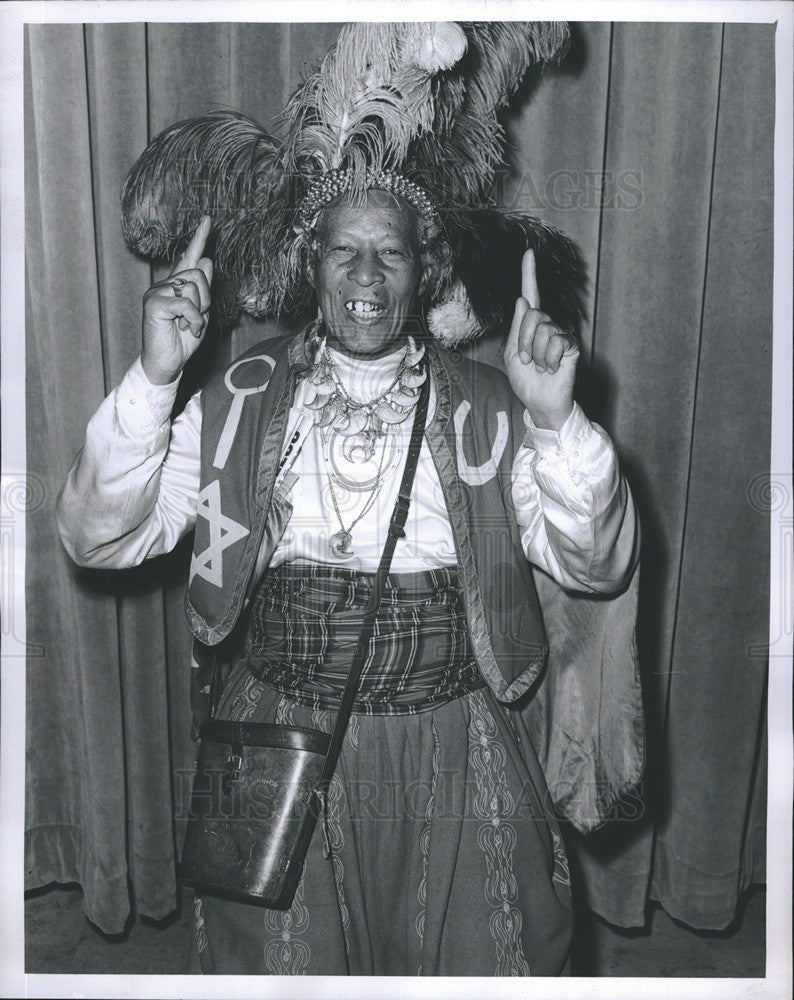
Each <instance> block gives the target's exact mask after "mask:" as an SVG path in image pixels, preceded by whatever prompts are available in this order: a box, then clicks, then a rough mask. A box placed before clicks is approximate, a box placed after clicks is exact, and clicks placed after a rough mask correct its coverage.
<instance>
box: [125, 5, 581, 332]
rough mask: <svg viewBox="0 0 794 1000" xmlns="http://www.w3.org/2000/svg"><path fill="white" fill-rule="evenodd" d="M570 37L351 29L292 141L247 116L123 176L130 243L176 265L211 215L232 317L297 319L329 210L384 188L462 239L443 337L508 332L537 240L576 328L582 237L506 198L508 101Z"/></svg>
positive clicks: (441, 319)
mask: <svg viewBox="0 0 794 1000" xmlns="http://www.w3.org/2000/svg"><path fill="white" fill-rule="evenodd" d="M567 40H568V30H567V26H566V25H564V24H560V23H554V22H549V23H545V22H537V23H535V22H533V23H523V22H481V23H473V22H472V23H456V22H431V23H398V24H380V23H377V24H374V23H373V24H369V23H367V24H365V23H356V24H351V25H347V26H345V27H343V28H342V30H341V31H340V33H339V37H338V40H337V42H336V45H335V46H334V48H333V49H332V50H331V51H330V52H329V53H328V55H327V56H326V57H325V58H324V59H323V60H322V62H321V64H320V65H319V67H318V68H317V69H316V70H315V72H314V73H312V74H311V75H310V76H308V78H307V79H306V80H305V81H304V83H303V84H302V85H301V86H299V87H298V89H297V90H296V91H295V93H294V94H293V95H292V97H291V98H290V100H289V102H288V103H287V106H286V108H285V109H284V112H283V114H282V115H281V118H280V121H279V123H278V124H279V130H280V133H281V134H282V135H283V138H282V139H277V138H274V137H273V136H271V135H269V134H268V133H267V132H265V131H264V129H263V128H262V127H261V126H260V125H259V124H258V123H257V122H256V121H254V120H253V119H251V118H249V117H247V116H246V115H243V114H240V113H237V112H232V111H223V112H214V113H211V114H207V115H203V116H201V117H199V118H194V119H190V120H189V121H185V122H179V123H177V124H176V125H172V126H171V127H170V128H168V129H166V130H165V131H164V132H162V133H161V134H160V135H159V136H157V138H155V139H154V140H153V142H152V143H150V145H149V146H148V147H147V149H146V150H145V152H144V153H143V155H142V156H141V157H140V159H139V160H138V161H137V163H136V164H135V165H134V166H133V168H132V170H131V171H130V173H129V175H128V176H127V179H126V181H125V184H124V190H123V194H122V208H123V228H124V235H125V238H126V240H127V243H128V245H129V246H130V247H131V249H133V250H135V251H136V252H137V253H140V254H142V255H144V256H146V257H149V258H152V259H160V260H167V261H171V260H173V259H174V258H175V257H176V256H177V255H178V253H179V252H180V251H181V250H182V249H183V248H184V246H185V245H186V244H187V242H188V240H189V238H190V236H191V234H192V233H193V231H194V230H195V228H196V226H197V224H198V221H199V219H200V217H201V216H202V215H204V214H209V215H211V216H212V219H213V231H214V236H215V253H214V257H215V271H216V275H217V276H218V278H219V282H220V285H221V288H222V295H221V306H222V309H223V311H224V312H225V314H226V315H227V316H229V317H231V316H234V315H235V314H236V313H238V312H239V311H240V309H245V310H246V311H247V312H249V313H251V314H253V315H254V316H256V317H264V316H289V315H294V314H297V313H299V312H301V311H303V310H305V308H306V304H307V302H309V301H311V297H312V291H311V288H310V286H309V284H308V280H307V277H306V263H307V254H308V247H309V243H310V240H311V233H312V227H313V225H314V222H315V220H316V218H317V215H318V213H319V211H320V209H321V208H322V207H323V206H324V205H325V204H328V203H329V202H330V201H331V200H333V199H334V198H336V197H338V196H339V195H340V194H342V193H347V194H350V195H351V196H353V197H357V196H358V197H360V196H362V195H363V193H364V192H365V191H366V190H367V189H369V188H373V187H379V188H385V189H387V190H391V191H393V192H394V193H395V194H398V195H400V196H401V197H402V198H404V199H405V200H407V201H408V202H409V203H410V204H411V205H413V207H414V208H415V209H416V210H417V212H418V213H419V215H420V216H421V217H422V219H423V221H424V222H425V224H426V228H427V229H428V232H429V234H430V235H429V237H428V238H429V239H435V240H443V241H444V243H445V245H446V246H448V248H449V249H450V250H451V253H450V254H448V257H449V259H450V261H451V266H450V270H449V273H448V274H447V275H446V279H445V280H444V281H440V282H438V283H437V284H436V285H435V286H434V295H433V298H432V300H431V301H430V302H429V303H428V306H429V308H428V315H427V320H428V326H429V328H430V330H431V332H432V333H433V335H434V336H436V337H437V338H438V339H439V340H441V341H442V342H443V343H446V344H448V345H449V344H455V343H461V342H463V341H465V340H469V339H471V338H472V337H474V336H477V335H478V334H480V333H483V332H495V331H498V332H501V331H503V330H504V329H505V327H506V325H507V324H509V319H510V316H511V314H512V310H513V307H514V305H515V300H516V298H517V296H518V295H519V294H520V270H521V268H520V263H521V256H522V255H523V253H524V251H525V250H526V249H527V247H532V248H534V249H535V250H536V258H537V267H538V282H539V287H540V291H541V297H542V299H543V306H544V309H545V310H546V311H547V312H548V313H549V314H550V315H551V316H552V317H553V318H554V319H555V320H556V321H557V322H558V323H559V324H560V325H562V326H563V327H566V328H568V329H576V327H577V325H578V323H579V321H580V318H581V315H582V308H581V301H580V289H581V286H582V284H583V280H584V275H583V268H582V264H581V261H580V259H579V256H578V254H577V252H576V250H575V248H574V247H573V244H572V243H571V242H570V241H569V240H567V239H566V238H565V237H564V236H562V235H561V234H560V233H557V232H555V231H554V230H552V229H549V228H548V227H545V226H543V225H542V224H541V223H539V222H538V221H537V220H535V219H532V218H531V217H529V216H517V215H508V214H506V213H503V212H500V211H498V210H497V209H496V207H495V206H494V205H493V204H492V190H493V186H494V181H495V177H496V171H497V170H498V169H499V168H500V166H501V165H502V162H503V157H504V136H503V132H502V128H501V126H500V124H499V121H498V118H497V111H498V110H499V108H500V107H501V106H503V105H504V104H505V103H506V102H507V100H508V99H509V98H510V96H511V94H512V93H513V92H514V91H515V90H516V88H517V86H518V84H519V83H520V82H521V80H522V79H523V77H524V76H525V74H526V73H527V71H528V70H529V69H530V68H531V67H533V66H541V65H543V64H544V63H547V62H549V61H551V60H553V59H556V58H559V56H560V55H561V53H562V52H563V51H564V50H565V48H566V46H567Z"/></svg>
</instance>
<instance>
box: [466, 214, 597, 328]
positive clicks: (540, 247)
mask: <svg viewBox="0 0 794 1000" xmlns="http://www.w3.org/2000/svg"><path fill="white" fill-rule="evenodd" d="M447 228H448V231H449V233H450V238H451V241H452V243H453V251H454V253H455V256H456V259H457V264H456V268H455V270H456V274H457V276H458V277H459V278H460V279H461V281H462V282H463V284H464V285H465V286H466V291H467V292H468V295H469V301H470V303H471V306H472V309H473V310H474V312H475V314H476V315H477V318H478V320H479V322H480V324H481V326H482V327H483V330H484V332H486V333H499V334H506V333H507V331H508V330H509V327H510V321H511V319H512V316H513V311H514V309H515V305H516V299H517V298H518V297H519V296H520V295H521V259H522V257H523V256H524V252H525V251H526V250H527V249H529V248H530V247H531V248H532V249H533V250H534V251H535V259H536V269H537V277H538V291H539V292H540V304H541V308H542V309H543V311H544V312H546V313H548V314H549V316H551V318H552V319H553V320H554V322H555V323H558V324H559V325H560V326H561V327H562V328H563V329H564V330H567V331H569V332H572V333H579V332H580V327H581V323H582V321H583V319H584V317H585V309H584V305H583V301H582V297H583V294H584V290H585V287H586V283H587V276H586V273H585V266H584V263H583V261H582V258H581V256H580V254H579V251H578V250H577V248H576V245H575V244H574V243H573V241H572V240H570V239H569V238H568V237H567V236H564V235H563V234H562V233H560V232H558V231H557V230H556V229H552V228H551V227H549V226H545V225H544V224H543V223H541V222H539V221H538V220H537V219H534V218H532V217H531V216H528V215H507V214H505V213H503V212H498V211H495V210H490V209H484V210H481V211H471V212H466V213H461V214H460V215H459V216H457V217H455V218H454V219H450V220H449V222H448V225H447Z"/></svg>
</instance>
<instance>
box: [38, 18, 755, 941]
mask: <svg viewBox="0 0 794 1000" xmlns="http://www.w3.org/2000/svg"><path fill="white" fill-rule="evenodd" d="M338 30H339V25H337V24H300V25H298V24H296V25H277V24H165V23H158V24H150V25H144V24H113V25H110V24H108V25H89V26H85V27H84V26H81V25H45V26H41V25H39V26H29V27H28V29H27V32H26V62H25V119H26V239H27V254H28V256H27V288H28V298H27V357H28V406H27V421H28V452H29V454H28V467H29V470H30V471H31V472H32V473H35V474H36V475H38V476H40V477H41V481H42V484H43V489H44V494H45V496H46V502H45V503H44V505H43V506H42V507H41V508H39V509H37V510H35V511H33V512H32V513H31V514H30V515H29V522H28V538H29V555H28V590H27V613H28V632H29V635H28V638H29V640H30V641H31V642H36V643H41V644H43V645H44V646H45V655H44V656H43V657H38V658H31V659H30V662H29V667H28V687H27V691H28V695H27V699H28V704H27V711H28V723H27V740H28V785H27V819H26V837H27V845H26V847H27V860H26V875H27V886H28V887H29V888H33V887H36V886H41V885H44V884H46V883H48V882H50V881H58V882H79V883H80V884H81V885H82V887H83V890H84V894H85V906H86V912H87V914H88V916H89V917H90V918H91V919H92V920H93V921H94V922H95V923H96V924H97V925H98V926H99V927H100V928H101V929H102V930H104V931H106V932H110V933H115V932H118V931H120V930H122V929H123V927H124V924H125V921H126V920H127V918H128V915H129V912H130V906H131V903H132V902H133V901H134V905H135V907H136V909H137V910H138V912H140V913H142V914H144V915H147V916H151V917H155V918H157V917H162V916H165V915H166V914H167V913H168V912H169V911H170V910H171V909H173V907H174V905H175V900H176V884H175V875H174V861H175V856H176V852H177V850H178V845H179V844H180V842H181V834H182V831H183V825H184V806H185V804H186V802H187V793H188V790H189V775H190V769H191V765H192V760H193V755H194V748H193V745H192V743H191V741H190V736H189V710H188V682H189V677H188V674H189V640H188V631H187V627H186V623H185V621H184V613H183V609H182V599H183V596H184V586H185V583H186V577H187V565H188V554H187V547H186V544H184V543H183V544H181V545H180V546H179V547H178V549H177V551H175V552H174V553H172V554H171V555H169V556H167V557H163V558H161V559H158V560H156V561H154V562H153V563H150V564H147V566H146V567H144V568H141V569H137V570H134V571H129V572H126V571H125V572H120V573H97V572H89V571H81V570H78V569H76V568H75V567H74V566H72V565H71V563H70V561H69V560H68V558H67V557H66V555H65V554H64V553H63V551H62V549H61V546H60V542H59V540H58V537H57V532H56V530H55V525H54V518H53V504H54V500H55V497H56V496H57V492H58V489H59V488H60V484H61V482H62V481H63V478H64V476H65V474H66V471H67V469H68V466H69V464H70V463H71V461H72V458H73V456H74V455H75V454H76V452H77V451H78V449H79V448H80V446H81V444H82V440H83V435H84V430H85V425H86V423H87V421H88V419H89V417H90V416H91V414H92V413H93V411H94V410H95V409H96V407H97V406H98V404H99V402H100V401H101V399H102V398H103V397H104V395H105V394H106V392H109V391H110V390H111V389H112V388H113V387H114V386H115V385H117V384H118V382H119V381H120V379H121V377H122V376H123V374H124V372H125V371H126V369H127V368H128V367H129V365H130V364H131V363H132V361H133V360H134V359H135V357H136V356H137V354H138V351H139V348H140V301H141V295H142V293H143V291H144V290H145V288H146V287H147V286H148V284H149V283H150V280H151V276H150V272H149V268H148V266H147V265H146V264H144V263H143V262H141V261H139V260H137V259H136V258H134V257H133V256H132V255H131V254H129V253H128V252H127V251H126V249H125V248H124V244H123V240H122V238H121V231H120V210H119V191H120V187H121V183H122V181H123V178H124V175H125V173H126V171H127V169H128V168H129V166H130V165H131V164H132V162H133V161H134V160H135V158H136V157H137V156H138V155H139V153H140V152H141V151H142V149H143V148H144V146H145V145H146V143H147V141H148V140H149V139H150V138H152V137H153V135H155V134H156V133H157V132H158V131H160V130H161V129H162V128H164V127H165V126H167V125H169V124H171V123H172V122H174V121H177V120H179V119H181V118H185V117H188V116H190V115H194V114H199V113H202V112H205V111H207V110H211V109H215V108H222V107H231V108H237V109H239V110H242V111H244V112H247V113H249V114H251V115H253V116H254V117H255V118H257V119H259V120H260V121H261V122H262V123H263V124H264V125H265V127H270V125H271V124H272V122H273V119H274V118H275V116H276V115H277V113H278V112H279V111H280V110H281V108H282V107H283V105H284V101H285V98H286V96H287V95H288V93H289V92H290V90H291V89H292V88H293V87H294V86H295V84H296V83H297V82H298V81H299V78H300V76H301V74H302V73H304V72H306V71H307V70H308V69H310V68H311V67H312V66H313V65H314V64H315V63H316V61H317V60H318V59H319V58H320V57H321V56H322V55H323V54H324V53H325V52H326V51H327V49H328V47H329V46H330V45H331V44H332V42H333V40H334V38H335V37H336V34H337V32H338ZM504 124H505V128H506V133H507V136H508V141H509V149H510V161H511V172H510V174H509V176H505V177H504V178H501V179H500V184H499V187H498V191H497V194H498V197H499V199H500V201H501V202H502V204H503V205H504V206H505V207H507V208H513V209H515V210H518V211H529V212H532V213H533V214H536V215H537V216H539V217H540V218H541V219H543V220H544V221H546V222H548V223H550V224H552V225H554V226H557V227H559V228H561V229H563V230H564V231H565V232H567V233H568V234H569V235H570V236H572V237H573V238H574V239H575V240H576V242H577V243H578V245H579V247H580V249H581V251H582V254H583V257H584V259H585V260H586V261H587V264H588V270H589V274H590V279H591V280H590V285H589V288H588V290H587V301H588V305H589V312H590V317H591V319H590V322H589V323H588V324H587V326H586V328H585V329H584V330H583V336H582V339H583V347H584V352H583V354H584V358H583V364H582V373H581V378H580V383H581V386H580V388H581V398H582V399H583V401H584V403H585V408H586V409H587V412H588V413H589V415H590V416H592V417H593V418H594V419H597V420H598V421H599V422H600V423H602V424H604V426H606V428H607V429H608V430H609V432H610V433H611V434H612V436H613V438H614V440H615V441H616V444H617V446H618V449H619V451H620V454H621V457H622V459H623V463H624V467H625V468H626V470H627V474H628V476H629V479H630V482H631V485H632V488H633V491H634V493H635V497H636V498H637V502H638V506H639V508H640V512H641V517H642V522H643V535H644V559H643V572H642V589H641V621H640V629H639V635H638V639H639V645H640V653H641V661H642V668H643V678H644V687H645V697H646V702H647V712H648V719H649V765H648V772H647V774H646V778H645V782H644V794H645V798H644V805H643V806H642V807H641V808H638V809H637V810H636V813H631V810H630V804H629V805H628V806H627V808H626V810H625V812H624V815H623V816H622V817H621V818H620V819H617V820H616V821H615V822H611V823H610V824H608V826H607V827H606V828H605V829H603V830H601V831H598V832H597V833H596V834H594V835H592V836H591V837H589V838H581V837H577V836H575V835H570V836H569V838H568V839H569V847H570V848H571V854H572V863H573V865H574V868H575V870H576V872H577V873H578V876H579V884H580V886H581V887H582V891H583V892H584V894H585V898H586V899H587V901H588V903H589V905H591V906H592V907H593V908H594V909H595V910H596V911H597V912H599V913H600V914H602V915H603V916H605V917H606V918H607V919H608V920H610V921H612V922H613V923H617V924H622V925H625V926H638V925H641V924H642V923H644V913H645V906H646V902H647V899H648V898H649V895H650V896H651V897H652V898H656V899H658V900H660V901H661V903H662V905H663V906H664V907H665V909H667V911H668V912H669V913H671V914H672V915H673V916H674V917H676V918H678V919H681V920H684V921H685V922H687V923H688V924H690V925H691V926H693V927H697V928H714V927H723V926H725V925H726V924H727V923H728V922H729V921H730V920H731V919H732V917H733V915H734V913H735V911H736V906H737V900H738V897H739V894H740V893H741V891H742V890H743V889H744V888H745V887H746V886H747V885H748V884H749V883H750V881H753V880H756V881H762V880H763V879H764V858H765V854H764V845H765V841H764V837H765V829H764V810H765V787H766V728H765V694H766V688H765V678H766V660H765V658H764V657H763V656H762V655H760V654H759V653H758V649H757V648H758V647H759V646H761V647H763V644H764V642H765V636H766V630H767V623H768V607H769V593H768V572H769V562H768V551H767V550H768V538H769V520H768V518H769V512H768V509H767V510H766V511H765V510H764V509H763V505H759V504H758V503H757V502H755V501H754V499H753V497H754V495H755V494H754V493H753V484H754V483H756V482H757V481H758V477H759V476H763V474H764V472H765V471H766V470H768V462H769V452H770V422H771V413H770V398H771V343H772V337H771V322H772V218H773V211H772V169H773V157H772V148H773V147H772V142H773V125H774V27H773V26H756V25H741V24H733V25H729V26H724V27H723V26H722V25H718V24H686V25H683V24H682V25H676V24H609V23H606V22H602V23H594V24H586V23H580V24H576V25H574V34H573V43H572V47H571V52H570V54H569V56H568V58H567V59H566V61H565V63H564V64H563V66H562V67H561V68H560V69H558V70H554V71H549V72H547V73H546V74H545V75H544V76H543V77H542V78H541V79H540V80H536V79H534V78H533V79H531V80H529V81H528V82H527V84H526V85H525V86H524V87H523V88H522V91H521V93H520V94H518V95H517V97H516V99H515V100H514V101H513V102H511V105H510V107H509V108H508V109H507V110H506V112H505V114H504ZM273 329H274V327H273V325H272V324H254V323H250V322H249V323H244V324H242V325H241V326H240V328H238V329H237V330H236V331H234V333H233V335H232V336H231V337H230V338H229V339H228V340H227V341H226V342H224V343H223V344H222V345H220V346H217V347H213V345H212V344H209V343H208V344H207V345H205V346H203V347H202V350H201V351H200V352H199V356H197V358H196V362H195V364H194V365H193V366H192V371H191V372H190V373H186V377H185V389H184V391H183V395H184V394H185V393H186V392H187V391H188V387H190V386H193V385H199V384H200V383H201V381H202V379H204V378H206V374H207V372H208V371H209V370H213V369H215V368H217V367H218V366H220V365H221V364H222V363H223V362H224V360H225V359H226V358H228V357H230V356H232V355H233V354H236V353H239V352H240V351H241V350H243V349H245V348H246V347H247V346H249V345H250V344H252V343H254V342H256V340H257V339H260V338H261V336H263V335H267V334H268V333H270V332H272V331H273ZM473 350H474V353H475V354H477V355H478V356H480V357H483V358H485V359H487V360H492V361H495V362H497V363H498V355H499V350H500V345H499V344H498V343H496V342H494V341H491V342H487V343H483V344H478V345H477V346H476V347H475V348H474V349H473Z"/></svg>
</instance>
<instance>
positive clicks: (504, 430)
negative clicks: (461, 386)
mask: <svg viewBox="0 0 794 1000" xmlns="http://www.w3.org/2000/svg"><path fill="white" fill-rule="evenodd" d="M470 409H471V403H470V402H469V401H468V400H467V399H464V400H463V402H462V403H461V404H460V406H459V407H458V408H457V410H455V417H454V421H455V450H456V452H457V459H458V473H459V475H460V478H461V479H462V480H463V481H464V483H467V484H468V485H469V486H482V485H483V484H484V483H487V482H488V480H489V479H493V477H494V476H495V475H496V468H497V466H498V465H499V462H500V461H501V460H502V455H503V454H504V450H505V445H506V444H507V436H508V433H509V430H510V425H509V423H508V421H507V414H506V413H505V412H504V410H499V412H498V413H497V414H496V420H497V428H496V440H495V441H494V443H493V447H492V448H491V457H490V458H489V459H488V461H487V462H483V464H482V465H469V463H468V462H467V461H466V456H465V455H464V454H463V428H464V426H465V424H466V418H467V417H468V415H469V410H470Z"/></svg>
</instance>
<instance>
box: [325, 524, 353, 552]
mask: <svg viewBox="0 0 794 1000" xmlns="http://www.w3.org/2000/svg"><path fill="white" fill-rule="evenodd" d="M352 541H353V537H352V535H351V534H350V532H349V531H345V530H344V529H343V530H342V531H337V532H336V533H335V534H333V535H331V537H330V538H329V539H328V547H329V548H330V550H331V551H332V552H333V554H334V555H335V556H346V555H352V551H351V548H350V544H351V542H352Z"/></svg>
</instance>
